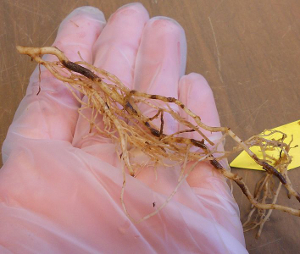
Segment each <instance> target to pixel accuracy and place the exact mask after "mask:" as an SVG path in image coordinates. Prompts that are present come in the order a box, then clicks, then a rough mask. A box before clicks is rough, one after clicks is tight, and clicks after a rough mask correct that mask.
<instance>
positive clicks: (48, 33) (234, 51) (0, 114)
mask: <svg viewBox="0 0 300 254" xmlns="http://www.w3.org/2000/svg"><path fill="white" fill-rule="evenodd" d="M128 2H129V1H127V0H114V1H108V0H106V1H105V0H102V1H99V0H76V1H75V0H64V1H58V0H52V1H43V0H26V1H23V0H0V48H1V54H0V87H1V93H0V109H1V110H0V121H1V125H0V142H1V144H2V142H3V140H4V138H5V135H6V132H7V129H8V126H9V125H10V123H11V121H12V118H13V115H14V112H15V110H16V108H17V106H18V104H19V102H20V101H21V99H22V97H23V96H24V93H25V90H26V87H27V83H28V78H29V76H30V74H31V72H32V71H33V69H34V67H35V65H34V64H30V63H29V61H28V58H26V57H23V56H20V55H19V54H18V53H17V52H16V49H15V46H16V45H24V46H25V45H26V46H49V45H51V44H52V42H53V41H54V38H55V36H56V32H57V28H58V26H59V24H60V22H61V20H62V19H63V18H64V17H65V16H66V15H67V14H68V13H69V12H71V11H72V10H73V9H74V8H76V7H79V6H83V5H92V6H95V7H98V8H99V9H101V10H102V11H103V12H104V13H105V15H106V17H107V18H108V17H109V16H110V15H111V14H112V13H113V12H114V10H116V9H117V8H118V7H120V6H122V5H123V4H126V3H128ZM140 2H141V3H143V4H144V6H145V7H146V8H147V9H148V11H149V13H150V16H168V17H171V18H174V19H176V20H177V21H178V22H179V23H180V24H181V25H182V27H183V28H184V29H185V31H186V37H187V44H188V56H187V58H188V60H187V73H189V72H197V73H201V74H202V75H203V76H204V77H205V78H206V79H207V80H208V82H209V84H210V85H211V88H212V90H213V92H214V95H215V99H216V104H217V107H218V110H219V113H220V118H221V123H222V125H223V126H227V127H230V128H231V129H232V130H234V131H235V132H236V134H237V135H239V136H240V137H241V138H242V139H247V138H249V137H251V136H252V135H254V134H258V133H260V132H261V131H262V130H264V129H267V128H272V127H276V126H279V125H282V124H286V123H289V122H292V121H296V120H298V119H300V113H299V112H300V110H299V109H300V85H299V81H300V71H299V70H300V57H299V53H300V45H299V39H300V1H298V0H252V1H248V0H209V1H208V0H185V1H171V0H169V1H168V0H143V1H140ZM234 172H238V173H239V174H240V175H241V176H243V178H244V180H246V182H247V184H249V186H252V187H253V186H254V183H255V182H256V181H257V180H258V179H259V178H260V177H261V176H262V173H261V172H257V171H251V170H242V169H234ZM290 176H291V179H292V180H293V182H294V186H295V188H296V189H298V190H300V184H299V182H297V178H298V177H299V176H300V171H299V170H297V169H295V170H292V171H291V172H290ZM234 195H235V198H236V201H237V202H238V204H239V207H240V210H241V219H242V220H245V218H246V216H247V212H249V207H250V206H249V202H248V201H247V199H246V198H245V197H244V196H243V194H241V191H240V190H239V189H238V187H236V186H235V187H234ZM279 202H280V203H282V204H286V205H293V206H294V207H299V204H297V203H296V202H294V201H292V200H287V198H286V193H285V192H282V193H281V195H280V197H279ZM299 228H300V218H296V217H293V216H291V215H288V214H283V213H280V212H277V211H275V212H273V214H272V216H271V219H270V221H269V222H268V223H267V224H266V225H265V228H264V231H263V234H262V236H261V238H260V239H258V240H256V239H255V232H253V231H250V232H248V233H246V234H245V238H246V243H247V249H248V250H249V252H250V253H264V254H267V253H273V254H276V253H298V252H299V249H300V241H299V238H300V232H299V230H298V229H299Z"/></svg>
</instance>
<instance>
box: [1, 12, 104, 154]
mask: <svg viewBox="0 0 300 254" xmlns="http://www.w3.org/2000/svg"><path fill="white" fill-rule="evenodd" d="M104 23H105V20H104V16H103V14H102V12H101V11H100V10H98V9H96V8H93V7H81V8H78V9H76V10H74V11H73V12H72V13H71V14H70V15H69V16H68V17H67V18H66V19H65V20H64V21H63V22H62V23H61V25H60V27H59V30H58V35H57V38H56V40H55V42H54V46H56V47H58V48H59V49H60V50H62V51H64V53H65V54H66V56H67V57H68V58H69V59H70V60H72V61H76V60H79V56H78V51H80V53H81V55H82V57H83V58H85V59H86V60H87V61H91V58H92V57H91V48H92V45H93V43H94V42H95V40H96V38H97V37H98V35H99V34H100V31H101V29H102V28H103V26H104ZM45 59H47V60H50V61H51V60H54V61H57V58H55V57H54V56H49V55H47V56H45ZM39 76H40V78H41V82H39ZM78 107H79V105H78V102H77V101H76V100H75V99H74V97H73V95H72V94H71V92H70V91H69V90H68V89H67V88H66V86H65V85H64V84H63V83H62V82H60V81H58V80H57V79H55V78H54V77H53V76H52V75H51V74H50V72H49V71H47V70H46V69H45V68H44V67H41V73H40V72H39V68H38V67H37V68H36V70H35V71H34V72H33V74H32V76H31V78H30V83H29V86H28V88H27V92H26V96H25V98H24V99H23V100H22V102H21V104H20V106H19V108H18V110H17V112H16V114H15V117H14V121H13V124H12V125H11V127H10V129H9V133H8V136H9V135H14V136H15V138H16V135H15V134H17V136H21V137H25V138H33V139H58V140H66V141H71V140H72V138H73V133H74V128H75V124H76V121H77V118H78V112H77V110H78ZM5 144H6V147H5V148H4V153H6V154H7V155H8V153H9V151H8V150H7V149H6V148H8V146H10V148H9V150H10V149H12V148H13V147H14V146H16V145H18V142H15V140H10V141H8V142H6V143H5Z"/></svg>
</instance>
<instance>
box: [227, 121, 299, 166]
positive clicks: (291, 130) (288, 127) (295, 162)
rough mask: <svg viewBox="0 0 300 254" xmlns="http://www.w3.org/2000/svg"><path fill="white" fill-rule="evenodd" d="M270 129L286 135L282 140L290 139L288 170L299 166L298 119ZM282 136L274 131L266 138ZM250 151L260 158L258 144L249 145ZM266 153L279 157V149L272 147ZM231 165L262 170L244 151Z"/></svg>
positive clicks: (260, 153) (287, 140) (287, 141)
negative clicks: (290, 159)
mask: <svg viewBox="0 0 300 254" xmlns="http://www.w3.org/2000/svg"><path fill="white" fill-rule="evenodd" d="M272 130H278V131H281V132H283V133H285V134H286V135H287V138H286V139H285V140H284V142H285V143H287V144H288V143H289V142H290V141H291V140H292V137H293V142H292V143H291V147H293V148H291V149H290V151H289V155H290V156H291V157H292V162H291V163H290V164H289V166H288V170H290V169H293V168H297V167H299V166H300V120H298V121H295V122H292V123H288V124H285V125H282V126H279V127H277V128H274V129H272ZM281 137H282V135H281V134H280V133H274V134H272V135H271V136H268V139H276V140H279V139H280V138H281ZM251 151H252V152H254V153H255V154H256V155H257V156H258V158H262V152H261V150H260V148H259V147H258V146H253V147H251ZM266 154H267V155H270V156H272V157H273V158H279V156H280V149H274V150H273V151H266ZM230 166H231V167H234V168H247V169H255V170H263V169H262V167H261V166H259V165H258V164H257V163H256V162H255V161H254V160H253V159H252V158H251V157H250V156H249V155H248V154H247V153H246V152H245V151H243V152H241V153H240V154H239V155H238V156H237V157H236V158H235V159H234V160H233V161H232V162H231V163H230Z"/></svg>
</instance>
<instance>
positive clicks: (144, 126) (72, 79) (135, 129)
mask: <svg viewBox="0 0 300 254" xmlns="http://www.w3.org/2000/svg"><path fill="white" fill-rule="evenodd" d="M17 49H18V51H19V52H20V53H21V54H27V55H29V56H30V57H31V58H32V59H34V60H35V61H36V62H37V63H39V64H40V65H44V66H45V67H46V68H47V69H48V70H49V71H50V72H51V73H52V74H53V75H54V76H55V77H56V78H57V79H59V80H61V81H63V82H64V83H65V84H66V85H67V87H68V88H69V89H70V91H71V92H72V93H73V95H74V96H75V98H76V99H77V100H78V101H79V102H80V103H82V104H83V105H85V106H86V107H90V108H91V109H92V112H93V113H92V117H91V119H88V120H90V122H91V129H92V128H93V129H95V130H96V132H98V134H99V135H103V136H105V137H109V138H110V139H111V140H112V141H113V142H114V143H115V144H116V149H117V150H118V151H120V154H121V155H120V158H121V160H122V161H123V162H124V168H123V178H124V181H123V187H122V193H121V202H122V206H123V209H124V211H125V213H126V214H127V215H128V217H129V218H131V216H130V215H129V213H128V212H127V209H126V206H125V203H124V190H125V185H126V174H125V170H126V168H127V170H128V171H129V173H130V175H131V176H135V174H136V173H137V169H139V168H140V167H142V166H145V165H141V164H138V163H137V162H135V163H133V162H132V161H131V160H130V155H131V148H132V147H135V148H139V149H140V151H142V152H143V153H144V154H145V155H146V156H147V158H148V159H149V160H148V161H149V162H148V164H147V165H150V166H155V167H156V166H158V165H163V166H169V167H172V166H174V165H175V164H176V165H178V164H179V165H181V166H182V167H183V168H184V170H182V172H181V174H180V181H179V183H178V185H177V187H176V189H175V190H174V191H173V192H172V193H171V195H170V196H169V198H168V199H167V200H166V202H165V203H164V204H163V205H162V206H161V207H159V208H158V209H156V212H154V213H151V214H149V215H146V216H145V217H144V218H142V219H140V220H138V222H140V221H142V220H144V219H148V218H150V217H151V216H153V215H155V214H156V213H158V212H159V210H161V209H162V208H163V207H164V206H165V205H166V204H167V203H168V202H169V200H170V199H171V198H172V197H173V196H174V195H175V193H176V191H177V189H178V188H179V186H180V185H181V183H182V182H183V181H184V180H185V179H186V177H187V176H188V174H189V172H191V171H192V170H193V169H194V167H195V166H196V165H197V163H199V162H200V161H209V162H210V163H211V164H212V165H213V167H214V168H215V169H216V170H218V171H220V172H221V173H222V174H223V175H224V176H225V177H227V178H228V179H230V180H232V181H234V182H236V183H237V185H238V186H239V187H240V189H241V190H242V192H243V193H244V194H245V195H246V197H247V198H248V200H249V201H250V203H251V204H252V207H253V209H254V210H255V209H256V210H258V211H265V210H270V211H271V210H280V211H283V212H287V213H290V214H293V215H295V216H300V211H299V210H298V209H294V208H290V207H287V206H282V205H277V204H276V201H277V196H278V193H279V191H280V188H281V185H283V186H285V188H286V189H287V191H288V194H289V196H294V197H295V198H296V199H297V200H298V201H299V202H300V196H299V194H298V193H297V192H296V191H295V190H294V188H293V186H292V184H291V182H290V180H289V179H288V176H287V166H288V164H289V163H290V162H291V158H290V156H289V154H288V152H289V149H290V144H286V143H284V139H285V137H286V136H285V135H284V134H282V139H280V140H273V139H268V136H269V134H265V135H257V136H254V137H252V138H250V139H248V140H246V141H242V140H241V139H240V138H239V137H238V136H236V135H235V134H234V132H233V131H232V130H231V129H229V128H227V127H211V126H208V125H206V124H204V123H203V122H202V121H201V118H200V117H199V116H197V115H196V114H194V113H193V112H192V111H191V110H190V109H188V108H187V107H186V106H185V105H184V104H183V103H182V102H181V101H179V100H178V99H176V98H173V97H166V96H161V95H151V94H147V93H142V92H139V91H135V90H130V89H129V88H127V87H126V86H124V85H123V84H122V82H121V81H120V80H119V79H118V78H117V77H116V76H114V75H113V74H111V73H108V72H106V71H104V70H101V69H98V68H96V67H95V66H93V65H90V64H88V63H86V62H84V61H80V62H75V63H74V62H71V61H69V60H68V58H67V57H66V56H65V55H64V54H63V52H62V51H60V50H59V49H57V48H55V47H43V48H32V47H21V46H18V47H17ZM44 54H51V55H55V56H56V57H57V58H58V61H56V62H48V61H45V60H43V59H42V55H44ZM75 90H77V91H79V92H80V93H82V94H83V95H85V96H86V97H87V98H88V102H83V101H81V99H80V98H79V97H78V96H76V93H75V92H74V91H75ZM155 101H160V102H161V103H160V104H159V106H157V105H158V104H157V103H155ZM162 104H163V105H162ZM170 104H176V105H177V106H178V107H179V108H181V110H182V113H181V114H179V113H177V112H175V111H174V110H172V107H170V106H169V105H170ZM145 106H146V107H148V108H152V109H154V110H156V112H157V113H156V114H155V115H153V116H147V115H145V114H144V113H143V112H142V111H141V110H140V108H142V107H143V108H145ZM80 113H81V112H80ZM99 114H101V115H102V116H103V121H104V124H105V128H104V129H100V128H98V127H97V126H96V125H94V124H93V121H94V119H95V117H96V116H97V115H99ZM165 114H169V115H171V116H172V117H173V119H174V121H177V122H178V124H179V126H180V129H181V130H183V131H179V132H176V133H172V134H166V133H165V132H164V129H163V128H164V115H165ZM184 114H185V116H183V115H184ZM188 116H190V117H191V118H192V119H193V120H194V123H191V122H188V121H187V120H186V118H187V117H188ZM154 122H156V123H157V122H160V124H158V126H157V125H156V124H155V123H154ZM204 130H205V131H209V132H212V133H213V132H219V133H221V134H222V137H221V139H225V138H226V137H227V136H229V137H231V138H232V139H233V140H234V141H236V142H237V146H236V147H234V148H233V149H232V151H218V144H215V143H214V142H212V141H211V140H210V139H209V138H208V137H207V136H206V135H205V134H204ZM186 132H197V133H198V136H199V137H201V138H200V139H197V140H196V139H190V138H186V137H185V136H184V133H186ZM273 132H274V131H273ZM252 146H260V147H261V150H262V153H263V154H264V155H266V151H268V150H272V149H278V150H279V151H280V156H279V158H270V157H268V156H264V158H262V159H261V158H258V156H257V155H256V154H254V153H253V152H252V151H251V150H250V147H252ZM241 150H245V151H246V152H247V153H248V154H249V155H250V156H251V157H252V158H253V160H254V161H255V162H256V163H257V164H259V165H260V166H261V167H262V168H263V169H264V170H265V171H266V174H267V178H268V179H267V180H266V181H262V186H260V187H259V190H258V192H259V193H261V192H263V191H266V185H267V184H269V181H270V179H272V178H273V177H275V178H278V179H279V181H280V187H278V190H277V192H276V194H275V197H274V199H273V201H272V203H266V198H263V199H259V198H258V197H259V196H260V195H258V194H257V193H256V195H255V196H253V195H252V194H251V192H250V190H249V188H248V187H247V186H246V184H245V183H244V181H243V179H242V177H240V176H238V175H237V174H233V173H231V172H230V171H229V170H226V169H225V168H224V167H223V166H222V165H221V164H220V162H219V161H220V160H221V159H223V158H226V157H228V156H229V155H230V154H231V153H232V152H238V151H241ZM216 154H217V155H218V156H217V155H216ZM188 162H194V163H193V166H192V167H191V168H189V169H185V166H186V165H187V163H188ZM254 210H253V211H251V212H250V215H249V220H248V222H250V219H251V216H252V215H253V214H254ZM269 216H270V212H269V213H268V214H267V215H264V216H262V217H261V218H260V220H259V222H256V225H260V226H261V229H262V226H263V225H264V223H265V222H266V220H267V219H268V218H269ZM131 219H132V220H134V221H136V220H135V219H133V218H131ZM248 222H247V223H248ZM247 226H248V224H247ZM261 229H260V232H259V234H260V233H261Z"/></svg>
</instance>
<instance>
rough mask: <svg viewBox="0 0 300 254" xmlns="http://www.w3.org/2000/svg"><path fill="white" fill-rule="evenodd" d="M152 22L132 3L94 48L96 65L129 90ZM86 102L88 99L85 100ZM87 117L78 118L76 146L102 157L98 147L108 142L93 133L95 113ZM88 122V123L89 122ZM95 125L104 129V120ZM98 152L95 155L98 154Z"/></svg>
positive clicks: (116, 15)
mask: <svg viewBox="0 0 300 254" xmlns="http://www.w3.org/2000/svg"><path fill="white" fill-rule="evenodd" d="M148 19H149V14H148V12H147V10H146V9H145V8H144V7H143V5H142V4H140V3H133V4H128V5H125V6H123V7H121V8H119V9H118V10H117V11H116V12H115V13H114V14H113V15H112V16H111V17H110V18H109V20H108V22H107V25H106V26H105V28H104V29H103V31H102V33H101V35H100V36H99V38H98V39H97V41H96V42H95V44H94V46H93V54H94V65H95V66H96V67H98V68H101V69H104V70H106V71H108V72H110V73H112V74H114V75H116V76H117V77H118V78H120V80H121V81H122V82H123V83H124V84H125V85H126V86H128V87H132V83H133V70H134V65H135V59H136V54H137V50H138V47H139V44H140V40H141V35H142V31H143V28H144V25H145V23H146V22H147V20H148ZM84 100H85V101H87V98H84ZM82 114H83V115H84V116H79V119H78V122H77V126H76V131H75V136H74V140H73V145H74V146H76V147H79V148H82V149H84V150H85V151H87V152H89V153H93V155H95V156H98V157H99V156H101V155H100V153H97V152H96V151H98V152H100V150H101V149H96V148H95V146H97V145H100V143H103V142H109V140H107V139H104V138H103V137H100V136H99V135H95V133H97V130H96V129H93V130H90V123H89V121H88V120H87V119H91V117H92V114H93V112H92V110H91V109H90V108H86V109H82ZM86 118H87V119H86ZM95 124H97V126H98V128H100V129H102V128H104V126H103V121H102V116H98V117H97V118H96V119H95ZM95 152H96V153H95Z"/></svg>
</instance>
